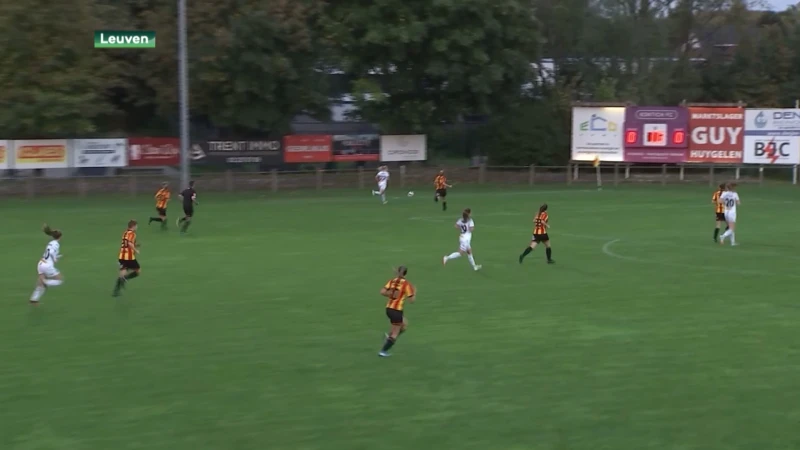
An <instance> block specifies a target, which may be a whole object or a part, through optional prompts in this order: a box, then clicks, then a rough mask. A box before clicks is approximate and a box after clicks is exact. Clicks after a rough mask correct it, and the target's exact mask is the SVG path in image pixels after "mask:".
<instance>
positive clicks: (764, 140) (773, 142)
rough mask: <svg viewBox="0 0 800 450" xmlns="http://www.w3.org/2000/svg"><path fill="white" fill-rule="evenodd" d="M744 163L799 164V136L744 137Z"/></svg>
mask: <svg viewBox="0 0 800 450" xmlns="http://www.w3.org/2000/svg"><path fill="white" fill-rule="evenodd" d="M744 163H745V164H762V165H775V166H782V165H795V164H800V136H745V137H744Z"/></svg>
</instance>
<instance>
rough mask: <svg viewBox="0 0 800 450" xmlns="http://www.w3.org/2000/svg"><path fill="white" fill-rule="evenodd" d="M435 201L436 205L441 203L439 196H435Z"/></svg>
mask: <svg viewBox="0 0 800 450" xmlns="http://www.w3.org/2000/svg"><path fill="white" fill-rule="evenodd" d="M433 201H434V202H435V203H439V196H438V195H434V196H433Z"/></svg>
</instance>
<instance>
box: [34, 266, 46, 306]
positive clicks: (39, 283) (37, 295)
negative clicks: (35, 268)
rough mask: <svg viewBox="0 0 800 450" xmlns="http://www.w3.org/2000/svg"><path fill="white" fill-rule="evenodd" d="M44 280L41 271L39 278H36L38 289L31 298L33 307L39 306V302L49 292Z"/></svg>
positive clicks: (36, 288)
mask: <svg viewBox="0 0 800 450" xmlns="http://www.w3.org/2000/svg"><path fill="white" fill-rule="evenodd" d="M44 280H45V276H44V274H43V273H42V272H41V271H39V274H38V276H37V278H36V287H34V289H33V293H32V294H31V298H30V301H31V304H32V305H38V304H39V300H40V299H41V298H42V296H43V295H44V293H45V291H46V290H47V288H46V286H45V284H44Z"/></svg>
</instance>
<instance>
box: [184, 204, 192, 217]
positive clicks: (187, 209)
mask: <svg viewBox="0 0 800 450" xmlns="http://www.w3.org/2000/svg"><path fill="white" fill-rule="evenodd" d="M183 215H185V216H186V217H192V216H193V215H194V208H193V207H191V206H184V207H183Z"/></svg>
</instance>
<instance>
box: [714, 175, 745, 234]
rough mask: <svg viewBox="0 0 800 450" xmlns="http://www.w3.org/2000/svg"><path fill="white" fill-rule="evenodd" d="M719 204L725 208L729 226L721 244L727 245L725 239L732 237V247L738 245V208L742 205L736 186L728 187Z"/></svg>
mask: <svg viewBox="0 0 800 450" xmlns="http://www.w3.org/2000/svg"><path fill="white" fill-rule="evenodd" d="M719 203H720V204H721V205H722V206H723V207H724V208H725V222H726V223H727V224H728V230H726V231H725V232H724V233H722V236H720V238H719V244H720V245H724V244H725V238H727V237H728V236H730V237H731V245H737V244H736V207H737V206H739V204H740V203H741V202H740V201H739V194H737V193H736V184H735V183H731V184H729V185H728V186H727V189H726V190H725V192H723V193H722V195H720V196H719Z"/></svg>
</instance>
